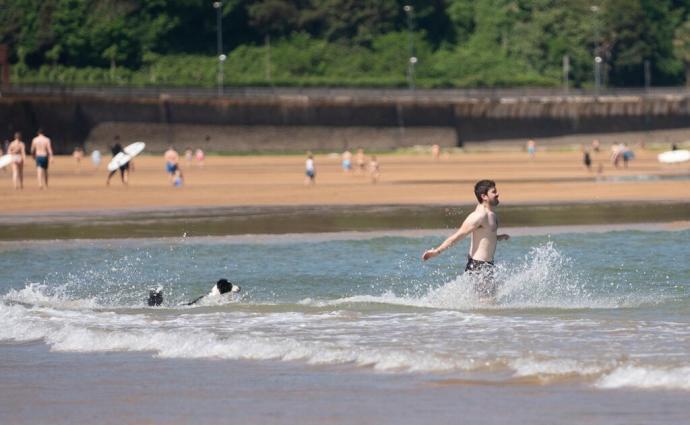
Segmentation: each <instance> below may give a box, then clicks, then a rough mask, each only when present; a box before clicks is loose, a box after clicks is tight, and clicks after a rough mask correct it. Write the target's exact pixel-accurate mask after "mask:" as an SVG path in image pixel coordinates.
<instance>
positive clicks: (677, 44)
mask: <svg viewBox="0 0 690 425" xmlns="http://www.w3.org/2000/svg"><path fill="white" fill-rule="evenodd" d="M673 51H674V53H675V55H676V57H677V58H678V59H680V60H681V61H682V62H683V67H684V70H685V85H686V87H690V20H687V21H685V22H683V24H682V25H680V26H679V27H678V28H677V29H676V32H675V37H674V39H673Z"/></svg>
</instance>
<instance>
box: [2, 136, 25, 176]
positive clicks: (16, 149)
mask: <svg viewBox="0 0 690 425" xmlns="http://www.w3.org/2000/svg"><path fill="white" fill-rule="evenodd" d="M7 153H8V154H10V155H12V183H14V188H15V189H20V190H21V189H24V161H26V146H25V145H24V142H22V133H20V132H18V131H17V132H16V133H14V140H12V143H10V144H9V146H7Z"/></svg>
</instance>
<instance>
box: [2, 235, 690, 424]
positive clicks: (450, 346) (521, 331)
mask: <svg viewBox="0 0 690 425" xmlns="http://www.w3.org/2000/svg"><path fill="white" fill-rule="evenodd" d="M524 233H525V232H522V233H521V234H522V235H520V236H515V237H513V238H512V239H511V240H510V241H508V242H501V243H500V244H499V248H498V253H497V272H496V276H497V280H498V281H499V282H500V285H501V286H500V288H499V291H498V295H497V298H496V301H495V303H486V302H482V301H481V300H479V299H478V298H477V296H476V294H475V293H474V292H473V290H472V285H471V283H470V282H469V281H468V278H467V276H464V275H462V269H463V267H464V263H465V256H466V252H467V243H466V242H465V243H462V244H460V245H459V246H458V247H455V248H453V249H452V250H449V251H447V252H446V253H444V255H442V256H440V257H437V258H434V259H433V260H431V261H429V262H426V263H423V262H422V261H421V260H420V259H419V257H420V255H421V253H422V252H423V251H424V250H425V249H427V248H428V247H431V246H435V245H437V244H438V243H440V242H441V241H442V240H443V237H444V236H445V234H446V232H444V231H441V232H436V233H435V234H428V233H426V234H419V235H415V234H403V233H401V234H396V233H391V235H390V236H386V235H384V234H382V233H341V234H306V235H305V234H302V235H284V236H261V237H259V236H251V235H247V236H232V237H219V238H165V239H138V240H111V241H88V240H82V241H75V240H73V241H61V242H55V241H53V242H7V243H2V244H0V269H1V270H3V274H2V277H1V278H0V297H1V298H0V299H1V300H2V301H1V302H0V353H2V352H5V354H7V356H5V355H3V356H0V380H5V379H7V378H8V377H9V375H8V373H9V372H8V371H11V370H16V367H19V366H16V365H14V366H13V367H10V365H8V364H5V365H3V364H2V363H4V362H6V361H7V360H1V359H3V358H5V359H7V358H11V357H12V355H16V356H19V357H21V359H22V362H21V364H22V365H23V366H26V367H27V368H28V367H29V366H30V365H31V364H32V362H34V363H36V364H42V362H45V361H50V359H51V356H56V357H55V358H54V359H53V360H54V361H56V362H58V363H61V362H63V361H64V362H66V363H67V364H74V362H83V363H84V364H85V365H87V366H85V370H89V369H88V365H89V364H90V363H98V362H100V361H102V362H106V363H107V361H110V360H105V359H104V358H102V357H100V356H102V355H103V353H108V354H109V355H118V356H125V354H126V353H128V354H126V355H127V356H130V355H134V356H135V357H134V358H135V359H136V361H134V362H132V366H131V368H136V367H137V365H138V364H141V363H142V362H144V363H147V362H154V363H156V361H158V362H165V363H161V364H166V365H172V364H174V363H175V362H184V364H185V367H188V368H189V367H191V368H197V369H199V370H203V369H204V368H208V367H209V366H208V365H209V362H211V364H216V365H218V364H222V365H224V366H223V368H224V370H225V372H224V373H225V374H227V377H228V379H231V377H232V376H236V375H238V374H239V375H247V376H249V377H251V376H254V375H255V376H256V377H264V374H265V370H266V369H270V368H277V369H278V370H281V371H282V372H281V373H287V374H290V373H295V376H300V374H303V376H310V377H311V378H310V379H311V380H310V381H309V382H310V385H312V386H314V387H320V386H323V388H324V391H326V393H324V394H322V397H326V398H327V393H328V391H331V390H329V389H328V388H330V387H329V386H328V382H330V380H332V379H351V380H353V381H357V382H359V383H360V385H362V386H364V387H366V388H367V397H374V398H376V397H383V393H384V392H387V391H390V389H384V388H379V387H378V386H377V385H380V386H382V387H386V385H397V386H399V385H402V386H403V387H402V388H406V387H405V386H409V387H410V388H408V389H409V390H410V391H412V392H411V393H410V394H408V395H407V396H405V395H404V394H401V395H400V397H401V399H400V400H403V402H404V400H407V401H414V400H417V398H419V397H422V398H424V397H426V396H425V394H426V395H428V391H432V392H433V393H434V394H436V395H435V397H442V398H443V397H445V398H448V397H451V395H452V396H453V397H455V396H457V392H458V391H469V390H467V388H466V387H467V386H468V385H469V386H471V387H472V388H473V389H472V390H471V391H470V392H472V394H474V395H473V396H477V397H481V394H482V391H488V393H486V394H485V395H487V394H489V393H493V392H498V394H496V396H497V397H499V398H500V399H501V400H503V401H504V402H506V403H509V402H510V400H515V397H518V396H519V397H523V396H524V394H525V391H527V392H528V393H531V392H534V390H530V389H529V388H534V389H538V388H542V389H549V391H550V392H552V393H553V394H557V393H564V394H567V395H564V396H563V397H566V398H565V399H561V400H560V403H563V405H564V406H565V405H567V397H571V396H573V391H576V392H577V393H578V394H580V396H582V394H586V396H582V397H583V400H585V399H588V397H590V396H591V397H594V398H596V394H598V393H602V394H609V395H611V394H612V392H615V393H617V394H619V395H618V397H620V394H621V393H620V391H624V393H623V394H627V395H630V397H629V400H628V399H627V398H625V397H623V400H622V401H620V403H621V404H622V405H627V404H629V407H631V408H632V407H633V405H635V403H639V402H640V399H645V400H646V401H647V402H650V403H652V401H653V400H654V399H655V398H659V397H661V398H663V399H664V400H666V401H665V403H666V404H667V407H668V409H666V410H665V412H667V415H665V414H663V413H660V414H659V415H655V416H654V417H653V418H647V419H648V420H645V421H644V422H645V423H678V422H677V419H678V417H679V416H678V415H680V417H682V418H690V409H688V408H687V406H686V403H681V402H679V404H674V400H676V399H678V400H683V399H687V397H688V395H690V361H689V360H688V359H690V265H689V262H688V259H690V246H689V245H688V243H687V241H688V240H689V238H690V230H683V231H639V230H625V231H610V232H604V233H562V234H552V235H544V234H534V235H529V234H524ZM527 233H529V232H527ZM221 277H226V278H228V279H229V280H231V281H233V282H235V283H237V284H239V285H240V286H242V289H243V290H242V292H241V293H240V294H238V295H236V296H234V297H231V298H206V299H204V300H203V301H202V302H201V304H200V305H198V306H182V305H181V304H183V303H184V302H186V301H189V300H191V299H194V298H196V297H197V296H198V295H203V294H205V293H208V291H209V289H210V287H211V285H212V283H213V282H215V281H216V280H217V279H218V278H221ZM155 287H160V288H162V290H163V292H164V295H165V301H164V304H163V306H162V307H158V308H150V307H147V306H146V304H145V298H146V295H147V292H148V290H149V289H150V288H155ZM45 348H48V349H49V350H50V352H46V351H45ZM18 350H19V352H21V355H19V354H17V352H18ZM13 353H14V354H13ZM118 353H119V354H118ZM77 354H78V355H79V356H80V357H79V358H80V360H75V359H73V358H72V357H70V356H74V355H77ZM8 356H9V357H8ZM64 356H67V357H64ZM58 359H60V360H58ZM62 359H67V360H62ZM70 359H72V360H70ZM84 359H87V360H86V361H85V360H84ZM125 359H126V357H125ZM121 362H123V363H124V364H126V363H127V362H126V360H121ZM169 362H173V363H169ZM219 362H220V363H219ZM118 364H120V363H118ZM3 366H4V367H3ZM101 366H102V365H101ZM121 367H123V368H124V369H125V372H118V373H127V371H129V373H130V374H135V373H134V369H131V368H129V369H128V367H127V366H121ZM161 367H163V366H161ZM94 368H95V366H94ZM20 369H21V367H20ZM143 369H146V368H143ZM169 369H170V370H168V371H167V372H166V373H167V374H168V376H169V377H171V376H176V375H175V372H174V370H175V366H170V367H169ZM228 369H230V370H233V372H232V373H230V372H228V371H227V370H228ZM108 370H109V369H106V370H105V371H104V372H102V374H105V376H106V377H108V378H112V379H116V377H117V375H116V372H109V371H108ZM239 370H241V371H242V372H241V373H240V372H239ZM295 370H298V371H299V372H294V371H295ZM140 372H141V371H140ZM91 373H96V372H93V371H92V372H91ZM142 373H143V375H138V376H140V378H139V379H144V380H146V377H147V376H149V378H151V379H153V378H155V376H154V373H153V372H146V371H143V372H142ZM3 375H5V376H4V377H3ZM87 375H88V373H87ZM269 375H270V374H269ZM333 375H335V376H337V377H336V378H334V376H333ZM142 376H143V378H142ZM11 378H12V382H13V383H15V384H16V385H17V387H18V388H19V387H21V386H22V380H25V382H24V383H25V384H27V383H29V382H34V381H35V382H39V383H40V382H41V379H43V378H41V375H38V374H35V373H32V372H27V373H26V375H21V374H20V375H16V374H15V375H11ZM61 379H63V380H65V381H66V382H67V383H69V382H70V378H69V377H68V376H63V377H62V378H61ZM72 379H73V380H75V381H76V380H77V378H72ZM157 379H159V378H157ZM266 379H268V378H266ZM249 380H251V379H250V378H249ZM260 382H264V384H265V388H264V387H262V384H261V383H260ZM269 382H270V380H267V381H261V380H260V379H259V380H258V381H255V382H253V383H251V384H239V383H235V384H232V385H231V387H232V388H234V389H235V390H237V389H238V388H245V387H244V385H249V387H250V388H253V389H254V390H256V391H259V392H261V394H262V399H263V400H264V402H265V407H266V406H268V407H266V408H267V409H269V411H270V409H278V408H279V407H278V406H279V404H280V400H281V397H284V392H281V391H279V390H278V389H274V390H272V389H271V388H272V387H271V385H270V384H269ZM392 382H395V384H392ZM162 385H163V386H164V387H165V385H172V387H171V388H168V389H170V390H171V391H172V389H173V388H177V390H178V391H181V392H182V393H184V391H182V390H180V389H179V388H178V387H176V386H175V385H173V384H170V383H168V384H162ZM177 385H182V384H177ZM430 385H431V387H432V388H433V390H431V389H429V388H431V387H430ZM487 386H488V387H491V388H494V389H492V390H481V388H486V387H487ZM310 388H311V387H310ZM449 388H452V389H449ZM458 388H465V390H460V389H458ZM499 388H500V390H499ZM510 388H513V389H512V390H511V389H510ZM516 388H519V390H518V389H516ZM564 388H565V389H569V390H564ZM163 389H165V388H163ZM573 389H575V390H573ZM158 390H159V391H160V390H161V389H160V388H158ZM67 391H68V392H69V391H75V394H76V392H77V391H78V390H77V389H73V390H67ZM332 391H333V392H332V393H331V395H332V396H333V397H334V398H338V397H339V394H340V393H339V392H337V391H336V390H332ZM355 392H356V391H355ZM537 392H539V391H537ZM475 393H476V394H475ZM553 394H551V395H550V396H548V397H546V396H544V395H539V394H537V395H534V398H533V399H532V401H534V402H536V403H539V401H540V400H542V399H543V400H542V401H545V400H546V399H548V400H549V402H550V403H556V401H555V400H554V399H553V397H555V396H554V395H553ZM631 394H632V395H631ZM669 394H670V396H669ZM44 396H45V397H47V398H48V399H50V397H49V396H48V395H44ZM350 396H353V397H354V396H355V394H350ZM161 397H162V396H161ZM180 397H181V398H182V399H185V396H180ZM406 397H407V398H406ZM545 397H546V398H545ZM451 398H452V397H451ZM576 398H577V397H576ZM154 399H156V397H155V396H154ZM7 400H9V399H8V398H5V397H0V407H6V406H4V405H5V404H6V403H7V404H9V402H8V401H7ZM156 400H157V399H156ZM626 400H627V401H626ZM635 400H636V401H635ZM154 401H155V400H154ZM4 402H6V403H4ZM158 402H162V400H158ZM391 402H392V401H391ZM95 403H96V404H97V405H98V404H99V403H101V404H103V406H102V407H104V406H105V403H106V402H105V401H98V400H97V401H95ZM304 403H306V401H305V402H304ZM430 403H431V402H430ZM582 403H586V402H585V401H582ZM669 403H670V407H669V406H668V405H669ZM154 404H155V403H154ZM556 404H558V403H556ZM652 404H653V403H652ZM12 405H13V406H15V404H12ZM570 407H571V408H575V409H576V410H577V409H578V406H570ZM579 407H580V408H584V407H585V406H579ZM620 407H621V405H616V406H615V407H612V411H611V412H607V411H606V410H604V411H603V412H597V415H602V416H601V418H604V420H603V423H616V421H610V420H609V421H607V420H605V419H606V418H609V419H610V418H611V417H617V416H616V413H615V411H616V409H620ZM15 409H16V408H15ZM95 409H96V411H98V409H97V408H95ZM0 410H2V409H0ZM154 410H155V409H154ZM260 413H263V414H265V413H267V412H266V411H261V412H260ZM370 413H371V412H370ZM446 413H448V412H446ZM552 413H553V412H552ZM14 414H15V415H17V416H12V417H13V418H15V419H16V418H19V421H18V422H21V418H26V417H27V416H21V414H20V413H18V412H17V411H16V410H15V411H14ZM33 414H38V413H36V412H34V413H33ZM257 414H258V413H257ZM438 414H439V415H441V413H438ZM478 414H479V413H478ZM209 415H210V416H208V415H207V416H205V417H204V418H205V419H206V420H203V421H201V422H210V423H212V422H214V421H217V420H218V417H216V416H213V414H210V413H209ZM353 415H354V416H351V417H349V416H347V415H346V416H342V417H340V416H338V418H336V420H331V421H334V422H339V421H344V422H352V421H353V420H359V421H361V420H362V419H365V418H369V419H371V414H370V415H368V416H367V414H365V413H364V411H363V412H359V414H358V413H353ZM525 415H527V413H525ZM608 415H612V416H610V417H609V416H608ZM669 415H670V416H669ZM298 416H299V415H298ZM377 417H378V416H377ZM428 417H429V418H431V419H435V420H441V422H443V420H442V419H443V416H440V417H439V416H438V415H436V416H435V415H434V414H433V413H429V415H428ZM481 417H483V416H481ZM507 417H510V416H507ZM555 417H557V418H559V421H561V422H563V417H561V416H558V415H556V416H555ZM597 417H599V416H597ZM32 418H33V419H36V418H38V422H41V421H40V415H39V416H38V417H32ZM133 418H134V419H133V420H134V421H135V422H136V421H141V420H153V421H154V422H155V421H157V420H162V421H164V422H166V423H170V418H168V417H166V416H165V415H163V414H162V413H161V412H159V413H158V415H157V416H156V415H154V416H133ZM267 418H270V415H269V416H261V415H259V416H255V417H254V419H260V420H258V422H271V420H268V419H267ZM319 418H320V419H319ZM353 418H354V419H353ZM477 418H479V417H477ZM477 418H475V419H477ZM521 418H522V419H524V420H530V421H532V422H534V420H535V417H531V416H528V415H527V416H523V417H521ZM551 418H552V419H553V416H551ZM321 419H323V417H321V416H318V415H316V416H308V415H307V414H306V413H305V414H304V415H303V416H302V417H301V420H306V422H310V421H312V422H319V421H320V420H321ZM331 419H332V418H331ZM348 419H349V420H348ZM379 419H380V418H379ZM398 419H404V418H398ZM411 419H412V418H411V417H408V418H407V422H406V421H405V420H402V422H403V423H413V422H414V421H411ZM503 419H505V418H503ZM590 419H591V418H590ZM71 420H73V421H76V422H88V420H85V418H84V417H79V416H77V417H71ZM329 420H330V419H329ZM496 420H497V421H498V422H500V421H501V419H500V418H497V419H496ZM674 421H676V422H674ZM29 422H36V420H33V421H29ZM181 422H185V421H184V420H183V421H181ZM278 422H279V421H278ZM380 422H381V421H379V423H380ZM383 422H386V421H383ZM389 422H390V421H389ZM537 422H538V421H537ZM573 423H577V422H573ZM628 423H629V422H628Z"/></svg>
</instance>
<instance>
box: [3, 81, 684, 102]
mask: <svg viewBox="0 0 690 425" xmlns="http://www.w3.org/2000/svg"><path fill="white" fill-rule="evenodd" d="M0 95H2V96H13V95H40V96H85V97H123V98H160V97H173V98H207V99H210V98H221V99H233V98H235V99H237V98H276V97H304V98H309V99H334V98H342V99H348V98H349V99H364V100H367V99H372V100H375V99H379V100H381V99H401V98H405V99H419V100H424V99H429V100H453V99H466V98H474V99H476V98H480V99H502V98H528V99H529V98H544V97H549V98H555V97H561V98H562V97H582V96H586V97H606V96H614V97H616V96H617V97H623V96H637V97H665V96H682V97H690V89H689V88H688V87H655V88H650V89H645V88H608V89H600V90H599V91H598V93H597V92H595V90H594V89H570V90H568V91H567V92H566V91H564V90H563V89H562V88H533V87H530V88H472V89H416V90H410V89H404V88H399V89H396V88H328V87H313V88H312V87H309V88H304V87H225V88H224V90H223V94H222V95H220V96H219V94H218V90H217V89H216V88H200V87H116V86H61V85H30V84H22V85H12V86H10V87H5V88H3V89H2V90H0Z"/></svg>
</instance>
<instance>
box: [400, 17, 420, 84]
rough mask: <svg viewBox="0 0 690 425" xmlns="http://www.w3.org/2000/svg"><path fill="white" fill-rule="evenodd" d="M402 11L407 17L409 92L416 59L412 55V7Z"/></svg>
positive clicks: (412, 82)
mask: <svg viewBox="0 0 690 425" xmlns="http://www.w3.org/2000/svg"><path fill="white" fill-rule="evenodd" d="M403 10H404V11H405V14H406V15H407V47H408V53H409V59H408V61H407V85H408V87H409V88H410V90H414V66H415V64H416V63H417V58H416V57H415V55H414V37H413V33H412V30H413V25H414V21H413V20H414V7H412V6H411V5H409V4H406V5H405V6H403Z"/></svg>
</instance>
